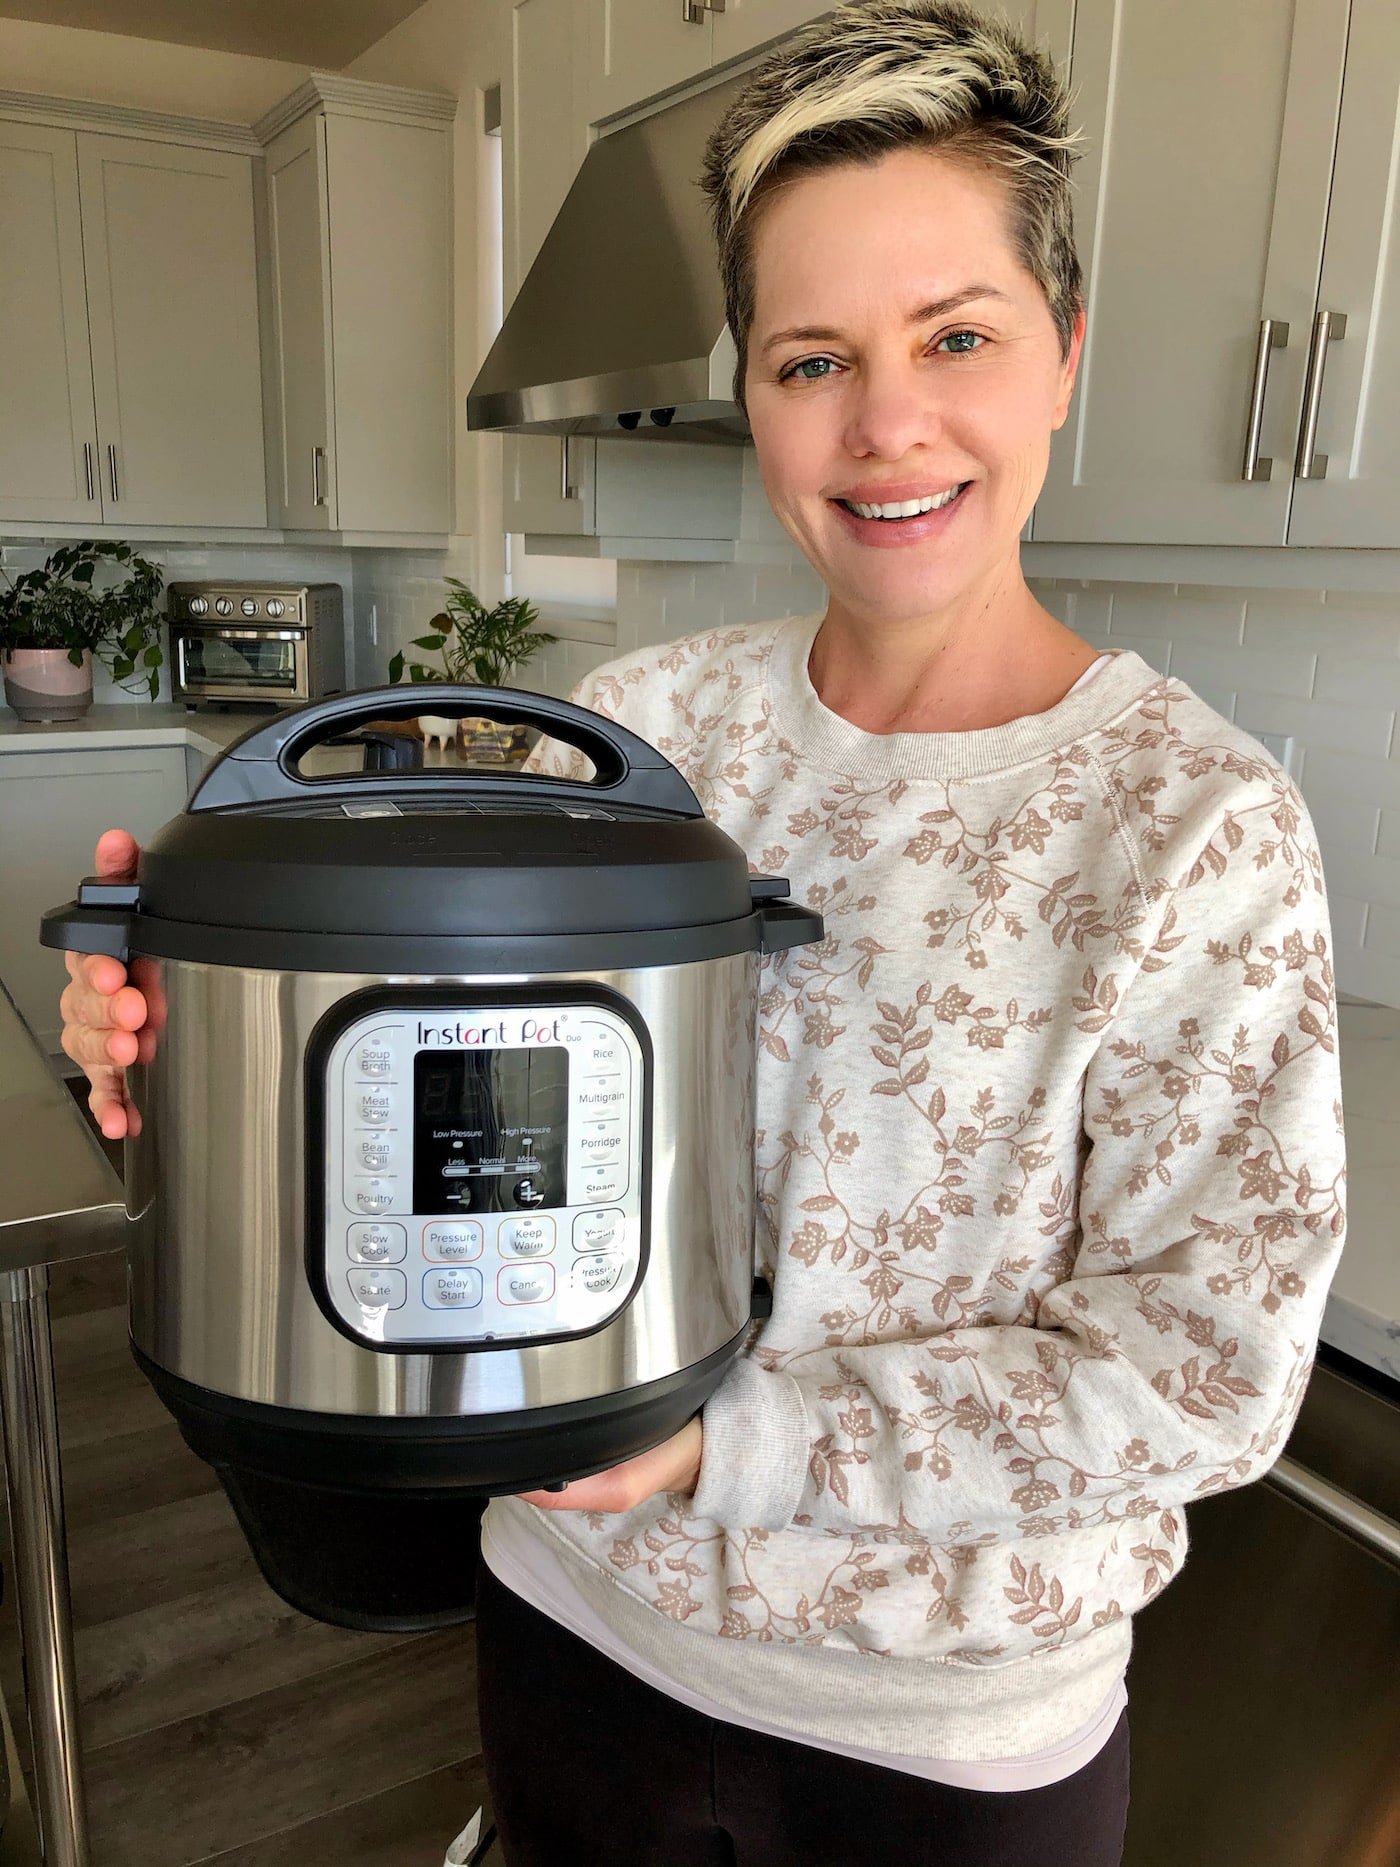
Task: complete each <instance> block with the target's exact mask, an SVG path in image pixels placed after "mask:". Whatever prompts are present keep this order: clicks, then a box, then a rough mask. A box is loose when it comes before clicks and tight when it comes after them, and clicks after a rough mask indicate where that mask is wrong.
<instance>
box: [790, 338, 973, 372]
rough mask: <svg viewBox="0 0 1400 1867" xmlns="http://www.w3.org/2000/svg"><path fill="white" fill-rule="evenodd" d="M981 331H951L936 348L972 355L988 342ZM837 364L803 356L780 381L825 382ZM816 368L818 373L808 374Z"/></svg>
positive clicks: (952, 352) (954, 354)
mask: <svg viewBox="0 0 1400 1867" xmlns="http://www.w3.org/2000/svg"><path fill="white" fill-rule="evenodd" d="M986 341H987V340H986V338H985V337H984V336H983V335H982V333H981V332H980V331H949V332H948V334H947V336H946V337H940V338H939V340H938V342H937V343H936V344H935V345H934V349H935V350H946V354H947V355H948V356H954V357H965V356H971V355H972V353H973V351H974V350H980V349H981V348H982V346H983V345H984V344H985V343H986ZM834 367H835V365H834V364H833V362H832V359H831V358H830V357H803V358H801V359H800V361H798V362H796V363H789V364H788V366H787V368H786V369H785V370H783V371H782V373H781V374H780V375H779V377H778V381H779V382H788V381H790V380H792V379H793V378H796V380H797V381H799V382H824V381H825V380H826V378H827V377H828V376H829V375H830V373H831V371H832V369H833V368H834ZM809 370H815V371H816V372H817V374H815V375H808V374H807V371H809Z"/></svg>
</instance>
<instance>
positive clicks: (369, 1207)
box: [355, 1180, 394, 1212]
mask: <svg viewBox="0 0 1400 1867" xmlns="http://www.w3.org/2000/svg"><path fill="white" fill-rule="evenodd" d="M393 1203H394V1189H393V1187H392V1186H386V1185H385V1183H384V1181H383V1180H370V1181H369V1182H368V1183H367V1184H366V1185H362V1186H357V1187H356V1188H355V1204H356V1205H357V1206H358V1207H359V1208H360V1211H361V1212H387V1211H388V1210H389V1208H390V1206H392V1205H393Z"/></svg>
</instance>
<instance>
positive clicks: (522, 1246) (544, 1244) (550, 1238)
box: [496, 1217, 554, 1258]
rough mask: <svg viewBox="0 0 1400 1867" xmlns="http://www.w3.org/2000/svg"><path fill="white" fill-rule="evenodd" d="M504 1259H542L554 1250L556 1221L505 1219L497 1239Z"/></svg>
mask: <svg viewBox="0 0 1400 1867" xmlns="http://www.w3.org/2000/svg"><path fill="white" fill-rule="evenodd" d="M496 1244H497V1247H498V1248H499V1250H500V1253H501V1256H502V1257H503V1258H540V1257H543V1256H544V1255H545V1254H546V1253H547V1252H550V1251H553V1249H554V1221H553V1219H546V1218H540V1217H536V1218H529V1219H504V1220H502V1222H501V1229H500V1232H499V1233H498V1235H497V1238H496Z"/></svg>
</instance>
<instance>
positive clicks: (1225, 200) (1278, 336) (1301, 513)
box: [1034, 0, 1400, 546]
mask: <svg viewBox="0 0 1400 1867" xmlns="http://www.w3.org/2000/svg"><path fill="white" fill-rule="evenodd" d="M1349 34H1350V37H1349V36H1348V35H1349ZM1074 83H1075V90H1076V93H1077V95H1078V98H1079V109H1080V115H1081V119H1082V120H1083V124H1084V128H1085V130H1086V133H1087V143H1088V148H1087V153H1086V155H1085V158H1084V160H1083V162H1082V164H1081V166H1080V173H1079V178H1078V186H1077V190H1076V204H1075V219H1076V224H1077V229H1078V238H1079V242H1080V257H1081V259H1082V261H1083V263H1084V267H1085V272H1086V275H1087V279H1088V311H1089V326H1088V339H1087V342H1086V345H1085V350H1084V356H1083V361H1082V364H1081V372H1080V380H1079V385H1078V387H1077V390H1076V394H1075V399H1074V404H1073V406H1072V408H1071V411H1070V415H1069V419H1068V421H1067V422H1066V424H1065V427H1064V428H1063V430H1062V431H1061V433H1060V434H1059V435H1058V436H1057V437H1056V440H1055V444H1054V447H1053V449H1052V454H1051V462H1050V470H1049V474H1048V477H1047V480H1046V485H1045V490H1044V493H1043V494H1042V497H1041V499H1040V501H1039V503H1038V505H1037V507H1036V512H1035V521H1034V527H1035V529H1034V535H1035V538H1036V540H1037V542H1043V541H1047V540H1049V541H1078V540H1082V541H1094V542H1101V543H1143V544H1234V545H1281V544H1284V543H1289V544H1315V545H1341V544H1346V545H1376V546H1383V545H1393V544H1394V543H1395V542H1396V533H1395V521H1394V513H1395V510H1396V495H1397V492H1400V367H1398V366H1397V338H1400V321H1398V320H1400V313H1397V309H1396V296H1397V294H1396V288H1397V285H1400V258H1397V243H1396V240H1395V238H1394V233H1395V228H1394V219H1395V216H1396V212H1397V210H1396V205H1395V202H1396V180H1397V167H1396V163H1397V154H1396V150H1397V143H1396V140H1395V139H1396V127H1397V114H1398V112H1397V107H1398V106H1400V17H1397V14H1396V11H1395V8H1394V5H1393V0H1352V3H1351V4H1350V5H1349V4H1348V0H1250V4H1249V5H1244V4H1238V3H1237V4H1234V5H1231V6H1230V7H1228V8H1227V9H1225V10H1224V11H1223V12H1222V9H1221V8H1220V6H1219V4H1218V0H1175V3H1174V4H1173V5H1172V6H1171V7H1162V6H1160V5H1157V4H1155V0H1078V7H1077V12H1076V16H1075V28H1074ZM1183 98H1189V100H1190V106H1189V122H1187V121H1186V120H1185V119H1184V118H1183V112H1182V103H1181V100H1182V99H1183ZM1387 288H1389V289H1388V290H1387ZM1320 312H1331V313H1338V312H1340V313H1343V314H1345V325H1344V327H1337V326H1335V325H1334V326H1333V341H1330V342H1326V341H1321V335H1320V333H1318V332H1317V330H1316V320H1317V316H1318V314H1319V313H1320ZM1343 328H1344V331H1345V335H1343V334H1342V330H1343ZM1310 357H1311V358H1313V359H1315V361H1316V363H1317V365H1318V366H1319V367H1320V368H1321V369H1322V370H1323V372H1324V373H1323V374H1322V377H1321V381H1320V384H1318V385H1317V386H1319V387H1320V389H1321V396H1320V401H1319V422H1318V429H1317V450H1318V452H1319V454H1325V455H1326V456H1327V457H1328V459H1327V464H1326V468H1325V478H1324V477H1322V476H1323V472H1324V469H1323V465H1322V462H1321V461H1320V460H1319V461H1318V462H1317V463H1316V464H1314V465H1313V466H1312V469H1311V477H1308V476H1305V474H1304V473H1302V472H1300V470H1299V469H1300V467H1301V466H1303V465H1304V464H1305V463H1302V462H1300V460H1299V453H1300V429H1301V428H1302V426H1303V419H1302V418H1303V411H1304V404H1305V400H1306V390H1307V385H1308V381H1309V378H1310V376H1311V377H1312V378H1313V379H1314V380H1316V376H1317V371H1316V370H1315V369H1314V370H1311V371H1310V367H1309V365H1310ZM1252 435H1253V436H1257V452H1258V454H1259V456H1260V459H1259V464H1258V466H1257V467H1254V466H1252V465H1251V461H1250V458H1249V453H1250V449H1249V446H1248V443H1249V440H1250V437H1251V436H1252Z"/></svg>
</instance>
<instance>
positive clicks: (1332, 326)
mask: <svg viewBox="0 0 1400 1867" xmlns="http://www.w3.org/2000/svg"><path fill="white" fill-rule="evenodd" d="M1346 334H1347V321H1346V314H1345V312H1341V311H1319V312H1318V314H1317V317H1316V318H1315V319H1314V320H1313V331H1312V343H1311V344H1310V345H1309V346H1308V374H1307V380H1306V382H1305V383H1304V385H1303V423H1302V426H1301V427H1300V428H1299V430H1298V458H1297V461H1296V462H1295V464H1294V469H1293V471H1294V472H1295V473H1296V475H1297V476H1298V478H1299V479H1300V480H1325V479H1326V478H1327V456H1326V454H1319V453H1318V451H1317V419H1318V416H1319V415H1320V414H1321V412H1322V378H1323V374H1324V372H1325V371H1326V368H1327V346H1328V344H1334V343H1336V342H1337V341H1338V340H1339V339H1340V338H1343V337H1345V336H1346Z"/></svg>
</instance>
